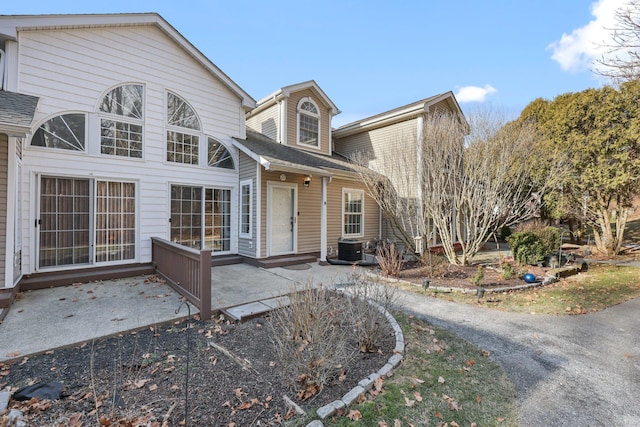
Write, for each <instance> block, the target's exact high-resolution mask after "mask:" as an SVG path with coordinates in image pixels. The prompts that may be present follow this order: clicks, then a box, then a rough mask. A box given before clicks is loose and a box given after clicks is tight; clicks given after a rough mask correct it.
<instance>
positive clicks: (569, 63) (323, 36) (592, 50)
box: [0, 0, 624, 126]
mask: <svg viewBox="0 0 640 427" xmlns="http://www.w3.org/2000/svg"><path fill="white" fill-rule="evenodd" d="M623 2H624V0H598V1H590V0H561V1H558V0H535V1H534V0H521V1H514V0H487V1H477V0H458V1H455V2H443V1H433V0H432V1H429V0H415V1H414V0H411V1H407V0H405V1H403V0H396V1H379V0H369V1H359V0H358V1H352V0H335V1H334V0H323V1H318V2H301V1H289V0H285V1H280V0H270V1H264V0H262V1H260V0H256V1H248V0H228V1H217V0H210V1H204V0H201V1H187V0H183V1H176V0H172V1H164V0H154V1H133V0H128V1H123V0H109V1H101V0H94V1H68V0H56V1H51V0H21V1H14V2H3V3H4V4H3V5H2V6H0V14H42V13H47V14H49V13H121V12H158V13H159V14H160V15H162V16H163V17H164V18H165V19H166V20H167V21H168V22H169V23H170V24H171V25H173V26H174V27H175V28H176V29H177V30H178V31H180V32H181V33H182V34H183V35H184V36H185V37H186V38H187V39H189V40H190V41H191V42H192V43H193V44H194V45H195V46H196V47H197V48H198V49H200V50H201V51H202V52H203V53H204V54H205V55H206V56H208V57H209V59H211V61H213V62H214V63H215V64H216V65H217V66H218V67H220V68H221V69H222V70H223V71H224V72H225V73H226V74H227V75H229V76H230V77H231V78H232V79H233V80H234V81H235V82H236V83H238V84H239V85H240V86H241V87H242V88H243V89H245V90H246V91H247V92H249V94H251V95H252V96H253V97H254V98H255V99H260V98H262V97H264V96H266V95H268V94H269V93H271V92H273V91H275V90H276V89H278V88H280V87H282V86H287V85H290V84H294V83H299V82H302V81H306V80H311V79H313V80H315V81H316V82H317V83H318V84H319V85H320V87H322V88H323V89H324V91H325V92H326V93H327V95H328V96H329V97H330V98H331V99H332V100H333V102H334V103H335V104H336V105H337V106H338V108H340V109H341V111H342V114H340V115H338V116H336V117H335V118H334V123H333V124H334V126H339V125H342V124H344V123H348V122H350V121H353V120H357V119H361V118H364V117H367V116H370V115H373V114H377V113H380V112H383V111H386V110H389V109H392V108H395V107H399V106H401V105H405V104H408V103H411V102H413V101H417V100H419V99H422V98H426V97H429V96H432V95H435V94H438V93H443V92H447V91H450V90H451V91H453V92H454V93H455V94H456V97H457V98H458V100H459V102H460V104H461V106H462V109H463V111H465V112H470V111H472V110H474V109H476V108H484V106H488V107H490V108H492V109H497V110H499V111H504V112H506V113H507V114H509V115H513V116H515V115H517V114H519V112H520V111H521V110H522V108H524V107H525V106H526V105H527V104H528V103H529V102H531V101H532V100H534V99H536V98H538V97H543V98H548V99H552V98H553V97H555V96H556V95H559V94H561V93H565V92H576V91H581V90H583V89H586V88H588V87H597V86H600V85H602V84H603V82H602V79H601V78H598V77H597V76H596V75H594V73H592V71H591V69H592V62H593V60H594V59H596V58H599V57H600V55H601V53H602V48H601V47H599V46H601V45H603V44H606V43H605V42H606V40H607V37H608V33H609V31H607V30H606V29H607V28H611V27H612V25H613V20H612V16H613V12H614V10H615V9H616V8H617V7H619V6H621V5H622V4H623Z"/></svg>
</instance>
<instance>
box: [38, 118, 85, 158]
mask: <svg viewBox="0 0 640 427" xmlns="http://www.w3.org/2000/svg"><path fill="white" fill-rule="evenodd" d="M86 121H87V117H86V114H83V113H68V114H61V115H59V116H55V117H52V118H50V119H49V120H47V121H46V122H44V123H43V124H42V125H40V127H39V128H38V129H37V130H36V131H35V133H34V134H33V138H31V145H32V146H34V147H47V148H59V149H63V150H73V151H84V150H85V133H86Z"/></svg>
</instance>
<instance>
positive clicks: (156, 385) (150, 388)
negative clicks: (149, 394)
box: [149, 384, 158, 391]
mask: <svg viewBox="0 0 640 427" xmlns="http://www.w3.org/2000/svg"><path fill="white" fill-rule="evenodd" d="M157 389H158V384H151V385H150V386H149V391H156V390H157Z"/></svg>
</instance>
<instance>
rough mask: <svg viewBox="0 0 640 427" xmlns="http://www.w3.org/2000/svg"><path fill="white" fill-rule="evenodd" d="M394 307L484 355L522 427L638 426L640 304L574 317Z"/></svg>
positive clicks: (413, 302) (429, 302) (409, 297)
mask: <svg viewBox="0 0 640 427" xmlns="http://www.w3.org/2000/svg"><path fill="white" fill-rule="evenodd" d="M401 301H402V303H403V304H404V306H405V310H406V311H408V312H410V313H412V314H414V315H416V316H417V317H419V318H421V319H424V320H426V321H427V322H430V323H432V324H434V325H437V326H441V327H445V328H447V329H449V330H451V331H453V332H455V333H456V334H457V335H459V336H460V337H462V338H464V339H466V340H467V341H469V342H471V343H473V344H475V345H476V346H478V347H480V348H483V349H486V350H488V351H490V352H491V357H493V358H494V359H495V360H496V361H498V362H499V363H500V364H501V365H502V366H503V368H504V369H505V371H506V372H507V374H508V375H509V377H510V378H511V380H512V381H513V382H514V384H515V386H516V389H517V391H518V401H519V403H520V418H519V423H520V425H521V426H600V425H602V426H605V425H606V426H640V402H639V399H640V299H635V300H632V301H629V302H627V303H624V304H621V305H618V306H615V307H612V308H609V309H607V310H604V311H601V312H599V313H591V314H585V315H580V316H546V315H534V314H519V313H507V312H501V311H496V310H490V309H485V308H481V307H473V306H468V305H463V304H455V303H451V302H448V301H443V300H439V299H435V298H430V297H424V296H420V295H417V294H411V293H408V292H402V297H401Z"/></svg>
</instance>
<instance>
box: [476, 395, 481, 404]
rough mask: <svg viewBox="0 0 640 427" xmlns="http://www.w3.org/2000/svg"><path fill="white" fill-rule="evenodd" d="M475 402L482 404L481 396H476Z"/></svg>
mask: <svg viewBox="0 0 640 427" xmlns="http://www.w3.org/2000/svg"><path fill="white" fill-rule="evenodd" d="M476 402H478V403H482V396H480V395H477V396H476Z"/></svg>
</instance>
